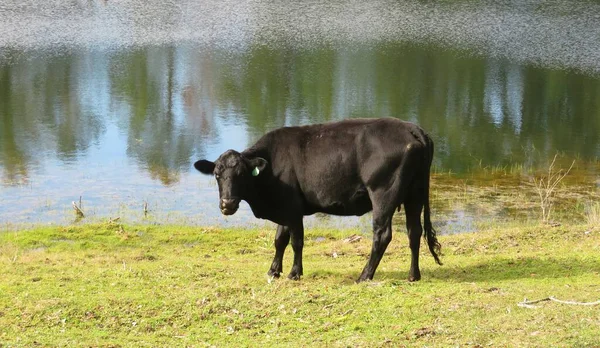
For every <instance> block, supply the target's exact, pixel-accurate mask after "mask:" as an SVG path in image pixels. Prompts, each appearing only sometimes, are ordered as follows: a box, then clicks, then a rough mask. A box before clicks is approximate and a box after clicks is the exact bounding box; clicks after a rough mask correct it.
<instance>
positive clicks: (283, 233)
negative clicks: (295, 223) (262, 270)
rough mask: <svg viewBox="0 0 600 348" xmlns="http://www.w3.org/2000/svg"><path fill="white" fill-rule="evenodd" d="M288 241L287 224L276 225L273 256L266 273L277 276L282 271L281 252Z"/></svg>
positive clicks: (288, 230)
mask: <svg viewBox="0 0 600 348" xmlns="http://www.w3.org/2000/svg"><path fill="white" fill-rule="evenodd" d="M289 242H290V229H289V227H287V226H282V225H278V226H277V233H276V234H275V243H274V244H275V257H274V258H273V263H272V264H271V268H270V269H269V272H268V275H269V276H272V277H275V278H279V276H280V275H281V272H282V271H283V253H284V252H285V248H286V247H287V245H288V244H289Z"/></svg>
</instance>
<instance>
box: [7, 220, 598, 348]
mask: <svg viewBox="0 0 600 348" xmlns="http://www.w3.org/2000/svg"><path fill="white" fill-rule="evenodd" d="M353 233H358V232H357V231H353V230H345V231H334V230H309V231H307V236H306V244H305V252H304V255H305V256H304V270H305V275H304V277H303V278H302V280H300V281H290V280H287V279H275V280H270V279H268V278H267V277H266V271H267V270H268V268H269V265H270V262H271V260H272V256H273V252H274V250H273V247H272V238H273V235H274V231H272V230H266V229H265V230H256V229H255V230H240V229H226V230H219V229H206V228H196V227H177V226H121V225H118V224H98V225H86V226H77V227H73V226H72V227H39V228H35V229H33V230H28V231H6V232H2V233H0V274H1V279H0V346H36V345H41V346H74V345H77V346H152V347H155V346H200V347H202V346H212V345H215V346H369V347H371V346H380V345H388V344H389V345H391V346H420V347H422V346H469V347H480V346H494V347H503V346H570V347H583V346H590V347H597V346H600V335H599V333H600V306H577V305H564V304H559V303H555V302H543V303H539V304H538V305H537V308H522V307H519V306H517V304H518V303H519V302H520V301H523V299H524V298H528V299H531V300H534V299H540V298H544V297H548V296H555V297H557V298H559V299H563V300H574V301H583V302H587V301H589V302H591V301H596V300H599V299H600V230H599V229H598V228H593V227H591V226H590V225H562V226H559V227H554V228H551V227H543V226H512V227H505V228H501V229H492V230H487V231H480V232H477V233H469V234H461V235H452V236H442V237H440V241H441V243H442V245H443V251H444V256H443V259H442V260H443V262H444V266H437V265H435V263H434V262H433V259H432V257H431V256H430V255H429V254H427V253H426V252H425V249H426V248H423V252H422V255H421V260H422V265H421V271H422V276H423V279H422V280H421V281H420V282H417V283H409V282H407V281H406V280H405V279H406V277H407V275H408V266H409V259H410V256H409V250H408V247H407V241H406V235H405V234H404V233H403V232H398V233H396V234H395V238H394V240H393V241H392V244H391V245H390V247H389V248H388V250H387V252H386V255H385V256H384V259H383V261H382V263H381V265H380V266H379V269H378V271H377V273H376V274H375V279H374V281H372V282H367V283H361V284H355V283H354V280H355V279H356V278H357V277H358V275H359V273H360V271H361V270H362V267H363V266H364V264H365V263H366V257H367V255H368V253H369V251H370V245H371V242H370V238H368V236H365V238H363V239H362V240H361V241H359V242H356V243H345V242H344V241H343V239H344V238H345V237H348V236H350V235H351V234H353ZM334 253H335V255H336V256H337V257H333V255H334ZM291 254H292V252H291V248H288V250H287V253H286V258H285V262H284V270H285V271H286V272H287V271H289V268H290V267H291Z"/></svg>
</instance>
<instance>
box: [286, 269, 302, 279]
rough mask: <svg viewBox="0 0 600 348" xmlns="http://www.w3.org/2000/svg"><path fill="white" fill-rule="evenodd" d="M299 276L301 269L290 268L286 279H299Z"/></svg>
mask: <svg viewBox="0 0 600 348" xmlns="http://www.w3.org/2000/svg"><path fill="white" fill-rule="evenodd" d="M301 276H302V271H297V270H292V271H291V272H290V274H288V279H291V280H300V277H301Z"/></svg>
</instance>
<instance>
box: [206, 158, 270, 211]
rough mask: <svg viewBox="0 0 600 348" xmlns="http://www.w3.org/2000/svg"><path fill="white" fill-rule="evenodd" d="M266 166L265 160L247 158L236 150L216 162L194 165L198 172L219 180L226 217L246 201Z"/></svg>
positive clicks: (222, 207) (221, 206)
mask: <svg viewBox="0 0 600 348" xmlns="http://www.w3.org/2000/svg"><path fill="white" fill-rule="evenodd" d="M266 166H267V161H266V160H265V159H264V158H261V157H253V158H247V157H245V156H242V154H241V153H239V152H237V151H234V150H228V151H226V152H225V153H223V154H222V155H221V156H219V158H218V159H217V160H216V161H214V162H211V161H207V160H200V161H198V162H196V163H194V167H195V168H196V169H197V170H198V171H200V172H201V173H204V174H209V175H214V176H215V178H216V179H217V184H218V185H219V198H220V202H219V208H220V209H221V213H223V214H224V215H232V214H234V213H235V212H236V211H237V210H238V207H239V205H240V201H241V200H242V199H245V197H246V195H247V194H248V193H249V191H250V190H251V188H252V186H253V185H254V182H255V180H256V177H258V176H259V175H261V172H263V171H264V170H265V168H266Z"/></svg>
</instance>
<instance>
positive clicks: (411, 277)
mask: <svg viewBox="0 0 600 348" xmlns="http://www.w3.org/2000/svg"><path fill="white" fill-rule="evenodd" d="M404 210H405V212H406V229H407V230H408V242H409V245H410V253H411V259H410V270H409V272H408V281H411V282H414V281H417V280H420V279H421V271H420V269H419V247H420V246H421V236H422V235H423V227H422V225H421V211H422V210H423V203H422V202H420V200H418V199H416V197H414V196H413V197H410V198H408V199H407V201H406V202H405V203H404Z"/></svg>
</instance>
